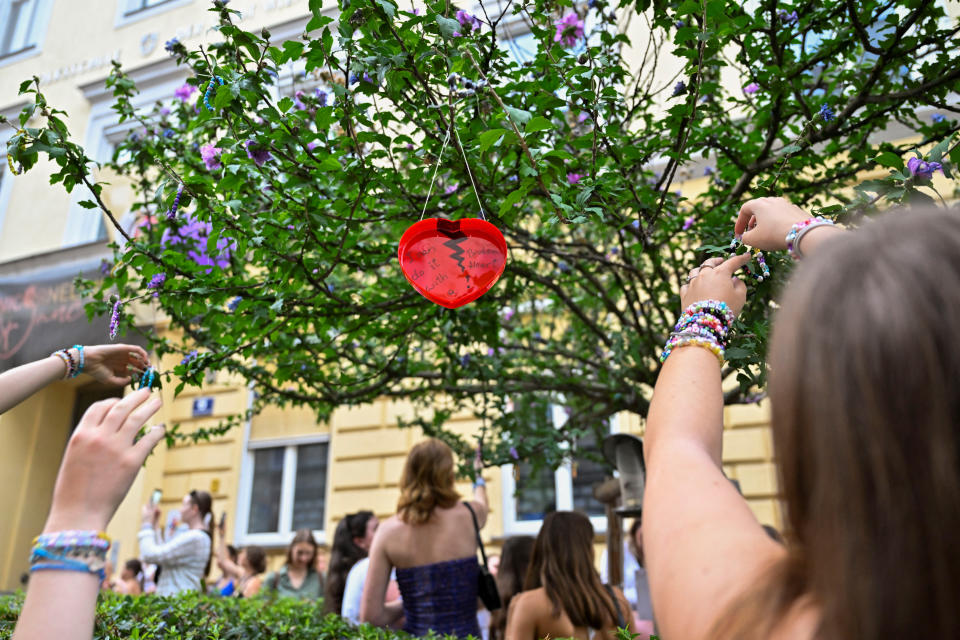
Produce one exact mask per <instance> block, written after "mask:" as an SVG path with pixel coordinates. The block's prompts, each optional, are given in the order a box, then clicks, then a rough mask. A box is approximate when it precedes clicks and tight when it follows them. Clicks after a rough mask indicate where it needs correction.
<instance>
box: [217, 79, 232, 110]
mask: <svg viewBox="0 0 960 640" xmlns="http://www.w3.org/2000/svg"><path fill="white" fill-rule="evenodd" d="M216 91H217V95H216V97H214V99H213V107H214V108H215V109H223V108H224V107H226V106H229V105H230V103H231V102H233V94H232V93H231V92H230V90H229V89H227V88H226V86H225V85H224V86H219V87H217V89H216Z"/></svg>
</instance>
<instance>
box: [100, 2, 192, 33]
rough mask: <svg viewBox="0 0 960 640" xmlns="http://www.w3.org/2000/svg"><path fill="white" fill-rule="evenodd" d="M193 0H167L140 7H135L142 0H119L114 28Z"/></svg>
mask: <svg viewBox="0 0 960 640" xmlns="http://www.w3.org/2000/svg"><path fill="white" fill-rule="evenodd" d="M192 2H193V0H165V1H164V2H161V3H160V4H156V5H154V6H152V7H145V8H143V9H138V8H135V7H136V6H139V5H140V0H117V17H116V20H115V21H114V25H113V26H114V28H120V27H125V26H127V25H128V24H133V23H134V22H139V21H140V20H143V19H145V18H151V17H153V16H156V15H158V14H161V13H164V12H166V11H169V10H170V9H174V8H176V7H182V6H184V5H188V4H191V3H192Z"/></svg>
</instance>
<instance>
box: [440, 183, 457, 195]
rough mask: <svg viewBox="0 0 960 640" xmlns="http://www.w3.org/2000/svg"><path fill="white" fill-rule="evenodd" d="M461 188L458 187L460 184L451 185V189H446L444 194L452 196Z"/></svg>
mask: <svg viewBox="0 0 960 640" xmlns="http://www.w3.org/2000/svg"><path fill="white" fill-rule="evenodd" d="M459 187H460V185H458V184H451V185H450V186H449V187H447V188H446V189H444V190H443V192H444V193H445V194H447V195H450V194H451V193H454V192H456V190H457V189H458V188H459Z"/></svg>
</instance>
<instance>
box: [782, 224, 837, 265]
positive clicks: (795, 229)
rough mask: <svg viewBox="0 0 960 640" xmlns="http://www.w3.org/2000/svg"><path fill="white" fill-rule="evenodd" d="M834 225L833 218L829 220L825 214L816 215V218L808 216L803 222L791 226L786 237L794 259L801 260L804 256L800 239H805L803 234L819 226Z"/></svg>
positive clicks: (788, 251) (789, 252)
mask: <svg viewBox="0 0 960 640" xmlns="http://www.w3.org/2000/svg"><path fill="white" fill-rule="evenodd" d="M832 226H834V223H833V220H828V219H826V218H824V217H823V216H816V217H814V218H807V219H806V220H803V221H801V222H798V223H796V224H794V225H793V226H792V227H790V231H788V232H787V237H786V238H785V240H786V243H787V253H788V254H790V257H791V258H793V259H794V260H799V259H800V258H802V257H803V254H802V253H800V240H802V239H803V236H805V235H807V233H808V232H809V231H810V230H812V229H816V228H817V227H832Z"/></svg>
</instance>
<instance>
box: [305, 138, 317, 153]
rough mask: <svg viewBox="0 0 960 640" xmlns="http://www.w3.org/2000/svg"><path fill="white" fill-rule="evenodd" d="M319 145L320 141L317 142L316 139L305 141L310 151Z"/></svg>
mask: <svg viewBox="0 0 960 640" xmlns="http://www.w3.org/2000/svg"><path fill="white" fill-rule="evenodd" d="M319 145H320V143H319V142H317V141H316V140H311V141H310V142H308V143H307V149H310V151H313V150H314V149H316V148H317V147H318V146H319Z"/></svg>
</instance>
